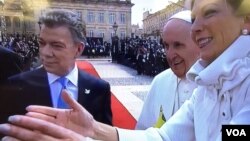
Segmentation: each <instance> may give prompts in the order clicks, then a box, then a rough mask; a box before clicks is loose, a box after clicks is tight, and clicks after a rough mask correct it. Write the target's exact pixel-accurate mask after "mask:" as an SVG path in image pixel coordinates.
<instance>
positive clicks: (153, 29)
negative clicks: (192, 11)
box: [143, 0, 187, 39]
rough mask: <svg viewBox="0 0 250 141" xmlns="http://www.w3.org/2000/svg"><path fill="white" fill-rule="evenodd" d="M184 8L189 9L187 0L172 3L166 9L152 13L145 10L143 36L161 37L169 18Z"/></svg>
mask: <svg viewBox="0 0 250 141" xmlns="http://www.w3.org/2000/svg"><path fill="white" fill-rule="evenodd" d="M183 9H187V8H186V7H185V0H179V1H178V2H176V3H170V4H169V5H167V6H166V7H165V8H164V9H162V10H160V11H157V12H155V13H152V14H151V13H150V12H149V11H145V12H144V13H143V36H144V37H151V38H155V39H159V38H160V36H161V33H162V29H163V26H164V25H165V23H166V21H167V19H168V18H169V17H171V16H172V15H173V14H175V13H177V12H179V11H181V10H183Z"/></svg>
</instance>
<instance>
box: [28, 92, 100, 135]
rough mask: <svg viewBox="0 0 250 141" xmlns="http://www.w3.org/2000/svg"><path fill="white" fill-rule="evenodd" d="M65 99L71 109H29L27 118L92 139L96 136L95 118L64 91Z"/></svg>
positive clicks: (37, 107) (38, 107) (42, 107)
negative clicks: (58, 126)
mask: <svg viewBox="0 0 250 141" xmlns="http://www.w3.org/2000/svg"><path fill="white" fill-rule="evenodd" d="M62 96H63V99H64V100H65V102H66V103H67V104H68V105H69V107H70V108H71V109H56V108H51V107H46V106H29V107H27V108H26V109H27V111H28V113H27V114H26V115H27V116H30V117H33V118H38V119H42V120H46V121H48V122H52V123H55V124H57V125H60V126H63V127H65V128H67V129H70V130H72V131H75V132H77V133H79V134H81V135H84V136H87V137H92V136H93V134H94V129H93V128H94V127H93V126H94V124H95V122H96V121H95V120H94V118H93V116H92V115H91V114H90V113H89V112H88V111H87V110H86V109H84V108H83V107H82V106H81V105H80V104H79V103H77V101H75V100H74V99H73V98H71V96H70V95H69V94H68V93H67V91H65V90H64V91H63V94H62Z"/></svg>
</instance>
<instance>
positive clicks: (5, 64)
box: [0, 46, 22, 83]
mask: <svg viewBox="0 0 250 141" xmlns="http://www.w3.org/2000/svg"><path fill="white" fill-rule="evenodd" d="M20 72H22V65H21V58H20V57H19V56H18V55H17V54H16V53H15V52H13V51H12V50H10V49H8V48H5V47H1V46H0V83H1V82H3V81H5V80H7V78H8V77H10V76H12V75H15V74H18V73H20Z"/></svg>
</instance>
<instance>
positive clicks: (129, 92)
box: [84, 59, 153, 119]
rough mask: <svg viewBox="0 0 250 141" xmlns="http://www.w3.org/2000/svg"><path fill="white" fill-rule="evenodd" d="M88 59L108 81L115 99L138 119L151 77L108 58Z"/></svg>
mask: <svg viewBox="0 0 250 141" xmlns="http://www.w3.org/2000/svg"><path fill="white" fill-rule="evenodd" d="M84 60H85V59H84ZM88 61H89V62H90V63H91V64H93V65H94V67H95V69H96V70H97V72H98V73H99V75H100V77H101V78H102V79H104V80H106V81H108V82H109V83H110V85H111V91H112V92H113V94H114V95H115V96H116V97H117V99H119V100H120V102H121V103H122V104H123V105H124V106H125V107H126V108H127V109H128V111H129V112H130V113H131V115H132V116H133V117H134V118H135V119H138V117H139V115H140V112H141V109H142V106H143V101H144V100H145V98H146V96H147V93H148V91H149V88H150V83H151V81H152V80H153V77H152V76H145V75H137V72H136V70H134V69H132V68H129V67H126V66H123V65H121V64H117V63H112V62H111V61H110V60H109V59H88Z"/></svg>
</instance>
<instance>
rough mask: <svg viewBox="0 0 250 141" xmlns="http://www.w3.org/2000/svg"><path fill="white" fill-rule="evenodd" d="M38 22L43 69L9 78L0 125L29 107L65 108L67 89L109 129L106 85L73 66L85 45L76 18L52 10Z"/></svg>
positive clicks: (0, 99)
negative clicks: (63, 92)
mask: <svg viewBox="0 0 250 141" xmlns="http://www.w3.org/2000/svg"><path fill="white" fill-rule="evenodd" d="M39 21H40V25H41V31H40V34H39V39H38V40H39V55H40V59H41V62H42V64H43V67H42V68H39V69H35V70H33V71H28V72H25V73H21V74H18V75H15V76H13V77H11V78H9V80H8V83H7V85H8V86H9V88H8V89H7V90H6V89H4V90H3V89H2V90H3V91H1V92H0V93H1V95H0V115H1V116H0V123H4V122H6V121H7V117H8V116H10V115H13V114H25V113H26V111H25V107H27V106H28V105H31V104H36V105H44V106H51V107H57V108H67V105H66V104H65V103H64V101H61V99H60V93H61V89H67V90H68V91H69V92H70V95H71V96H72V97H73V98H74V99H76V100H77V101H78V102H79V103H80V104H81V105H82V106H83V107H85V108H86V109H87V110H88V111H89V112H90V113H91V114H93V116H94V118H95V120H97V121H100V122H103V123H106V124H110V125H112V111H111V92H110V85H109V83H108V82H106V81H104V80H102V79H99V78H96V77H94V76H92V75H90V74H88V73H87V72H84V71H83V70H80V69H78V68H77V65H76V62H75V61H76V58H77V57H79V56H80V55H81V54H82V51H83V49H84V43H85V37H84V35H83V34H82V33H81V31H82V30H83V29H82V27H83V26H82V23H81V22H80V20H79V19H78V17H77V14H76V13H74V12H72V11H68V10H52V11H49V12H48V13H46V15H45V16H43V17H41V18H40V20H39ZM63 80H64V81H63Z"/></svg>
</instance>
